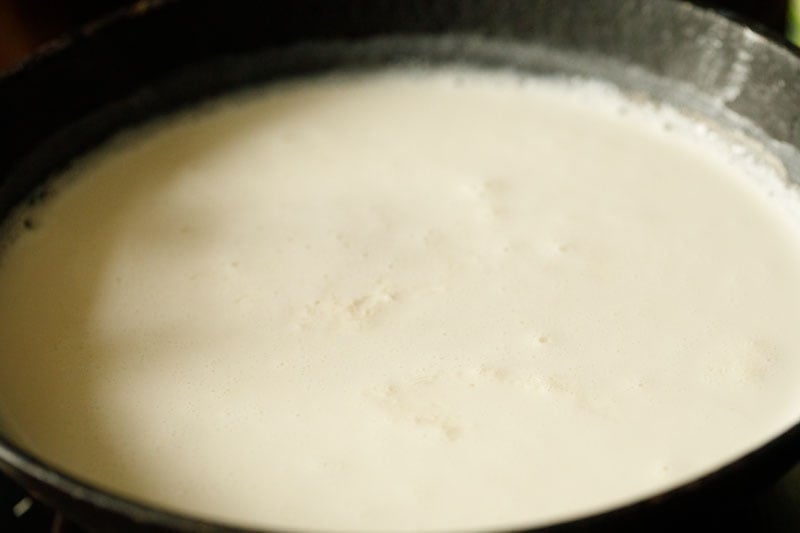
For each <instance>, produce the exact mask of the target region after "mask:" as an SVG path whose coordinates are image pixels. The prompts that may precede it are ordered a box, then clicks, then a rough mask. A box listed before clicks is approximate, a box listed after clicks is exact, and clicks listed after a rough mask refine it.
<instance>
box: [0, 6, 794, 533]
mask: <svg viewBox="0 0 800 533" xmlns="http://www.w3.org/2000/svg"><path fill="white" fill-rule="evenodd" d="M189 1H196V2H200V1H202V0H189ZM266 1H268V0H266ZM283 1H291V0H283ZM399 1H402V0H399ZM587 1H591V0H587ZM134 3H135V2H132V1H131V0H0V72H2V71H3V70H6V69H11V68H13V67H14V65H15V64H17V63H18V62H20V61H22V60H24V58H25V57H26V56H28V55H29V54H31V53H32V52H34V51H35V50H36V49H37V48H38V47H40V46H42V45H43V44H44V43H46V42H47V41H48V40H50V39H53V38H56V37H58V36H59V35H60V34H63V33H66V32H69V31H72V30H74V29H75V28H78V27H80V26H81V25H83V24H86V23H87V22H88V21H90V20H92V19H96V18H98V17H101V16H103V15H105V14H108V13H110V12H112V11H114V10H116V9H119V8H121V7H124V6H126V5H131V4H134ZM697 3H700V4H703V5H707V6H711V7H714V8H716V9H719V10H722V11H727V12H730V13H735V14H737V15H739V16H744V17H746V18H749V19H750V20H753V21H757V22H758V23H760V24H762V25H764V26H768V27H769V28H771V29H772V30H774V31H776V32H779V33H784V31H785V26H786V14H787V4H788V0H698V1H697ZM142 38H143V39H146V38H147V37H146V36H142ZM798 82H800V80H798ZM0 149H2V140H0ZM24 498H25V494H24V493H22V492H21V491H20V490H19V489H18V488H17V487H16V486H15V485H14V484H12V483H11V482H10V481H9V480H7V479H6V478H4V477H3V476H2V475H0V532H7V533H18V532H31V533H32V532H43V531H52V532H53V533H66V532H70V533H73V532H75V531H77V528H75V527H74V526H72V525H71V524H69V523H66V522H64V521H62V520H61V518H60V517H59V516H58V515H56V514H54V513H53V512H52V511H50V510H48V509H46V508H44V507H43V506H41V505H38V504H35V503H33V504H32V507H31V509H30V510H29V511H28V512H26V513H24V514H22V515H21V516H16V514H17V513H15V512H14V511H13V510H12V509H13V508H14V506H15V505H16V504H17V503H18V502H19V501H20V500H22V499H24ZM26 503H32V502H31V501H30V500H27V501H26ZM20 510H22V507H20V506H18V507H17V511H20ZM704 522H705V524H704V525H705V526H706V527H704V528H703V529H704V530H718V531H753V532H765V533H770V532H772V533H783V532H787V533H788V532H798V533H800V466H798V467H796V468H795V469H794V470H792V471H791V472H789V474H788V475H786V476H785V477H783V478H782V479H781V480H780V481H779V482H778V483H777V484H776V485H774V486H773V487H771V488H770V489H769V490H767V491H765V492H763V493H761V494H758V495H756V496H754V497H753V498H751V499H750V500H748V501H746V502H741V503H737V504H736V505H735V506H733V508H731V509H726V510H725V512H724V513H722V514H720V515H719V516H712V517H710V518H708V519H707V520H704Z"/></svg>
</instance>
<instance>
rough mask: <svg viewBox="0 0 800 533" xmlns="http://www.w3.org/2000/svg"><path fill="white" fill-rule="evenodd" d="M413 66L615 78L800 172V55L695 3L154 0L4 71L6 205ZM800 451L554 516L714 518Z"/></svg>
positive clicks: (2, 211) (27, 468) (791, 442)
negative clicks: (95, 167) (276, 97)
mask: <svg viewBox="0 0 800 533" xmlns="http://www.w3.org/2000/svg"><path fill="white" fill-rule="evenodd" d="M406 63H412V64H422V65H438V64H452V63H466V64H471V65H477V66H481V67H485V68H503V69H508V68H514V69H518V70H519V71H522V72H526V73H539V74H542V73H544V74H548V73H558V74H567V75H573V76H587V77H597V78H601V79H605V80H609V81H611V82H613V83H614V84H616V85H618V86H619V87H620V88H622V89H623V90H624V91H628V92H632V93H637V94H642V95H646V96H647V97H648V98H653V99H656V100H663V101H666V102H669V103H671V104H674V105H676V106H677V107H679V108H681V109H684V110H686V111H687V112H690V113H698V114H700V115H703V116H707V117H709V118H711V119H713V120H715V121H717V122H718V123H720V124H723V125H725V126H728V127H731V128H735V129H738V130H741V131H744V132H746V133H747V134H748V135H750V136H752V137H754V138H756V139H757V140H759V141H761V142H763V143H764V144H765V145H766V146H768V147H769V148H770V149H771V150H772V151H773V153H774V154H775V155H776V156H777V157H778V158H779V159H780V160H781V161H782V163H783V164H784V165H785V166H786V168H787V169H788V170H789V172H790V174H792V175H793V179H794V180H796V181H797V180H798V179H800V164H798V161H799V160H800V158H798V149H800V83H798V82H799V81H800V56H798V55H797V53H796V52H795V51H794V50H793V49H791V48H790V47H789V46H788V45H784V44H782V43H781V42H780V41H779V39H777V38H772V37H769V36H766V35H765V34H764V33H763V32H762V31H760V30H757V29H753V28H750V27H748V26H746V25H744V24H741V23H737V22H735V21H732V20H730V19H727V18H723V17H722V16H720V15H717V14H715V13H713V12H711V11H708V10H704V9H702V8H698V7H696V6H693V5H691V4H688V3H684V2H677V1H670V0H593V1H591V2H587V1H584V0H402V1H400V0H397V1H390V0H286V1H283V2H241V1H223V0H217V1H203V2H201V1H198V0H195V1H186V2H182V3H180V2H165V3H161V2H140V3H139V4H137V5H136V6H135V7H134V8H133V9H132V10H130V11H127V12H124V13H120V14H118V15H116V16H114V17H112V18H111V19H109V20H106V21H104V22H102V23H98V24H95V25H92V26H88V27H86V28H85V29H84V30H83V31H82V32H81V33H80V34H78V35H74V36H72V37H71V38H69V39H66V40H63V41H61V42H57V43H55V44H53V45H52V46H51V48H50V49H49V50H47V51H45V52H44V53H41V54H39V55H38V56H37V57H35V58H34V59H33V60H31V61H29V62H28V63H26V64H24V65H23V66H22V67H21V68H19V69H18V70H17V71H15V72H11V73H9V74H8V75H6V76H5V77H4V78H0V141H1V142H0V217H4V216H6V215H7V214H8V212H9V210H10V209H11V208H12V207H13V206H15V205H17V204H19V203H21V202H24V201H27V202H36V201H37V198H39V197H40V196H41V194H42V193H41V189H40V185H41V184H42V183H43V182H44V180H45V179H46V178H47V177H48V176H49V175H50V174H52V173H53V172H54V171H57V170H58V169H59V168H62V167H63V166H64V165H66V164H67V163H68V162H69V161H70V160H71V159H72V158H74V157H75V156H76V155H79V154H81V153H83V152H85V151H87V150H89V149H91V148H92V147H93V146H96V145H97V144H98V143H100V142H102V141H103V140H104V139H106V138H108V137H109V136H110V135H112V134H114V133H115V132H117V131H119V130H120V129H122V128H124V127H127V126H131V125H134V124H137V123H140V122H142V121H144V120H147V119H148V118H152V117H154V116H157V115H159V114H164V113H167V112H171V111H174V110H177V109H179V108H182V107H186V106H189V105H191V104H193V103H196V102H198V101H200V100H203V99H207V98H209V97H213V96H215V95H218V94H221V93H224V92H226V91H230V90H234V89H239V88H242V87H245V86H248V85H253V84H260V83H267V82H269V81H270V80H274V79H279V78H286V77H292V76H303V75H308V74H313V73H320V72H325V71H331V70H341V69H369V68H374V67H381V66H386V65H395V64H406ZM43 327H46V326H44V325H43ZM3 356H8V354H4V353H2V347H1V346H0V357H3ZM797 356H798V357H800V354H797ZM798 386H800V384H798ZM798 415H800V413H798ZM0 423H1V422H0ZM1 429H2V427H1V426H0V430H1ZM798 460H800V420H798V424H797V425H795V426H794V427H793V428H790V429H789V430H788V431H787V432H786V433H784V434H783V435H781V436H779V437H778V438H776V439H774V440H773V441H771V442H769V443H766V444H765V445H764V446H762V447H761V448H759V449H758V450H756V451H754V452H752V453H750V454H749V455H747V456H746V457H743V458H741V459H740V460H738V461H736V462H735V463H732V464H729V465H728V466H725V467H724V468H721V469H720V470H718V471H716V472H714V473H713V474H711V475H708V476H706V477H703V478H701V479H698V480H696V481H694V482H692V483H690V484H687V485H685V486H682V487H680V488H678V489H675V490H672V491H670V492H667V493H664V494H661V495H659V496H657V497H654V498H649V499H646V500H643V501H639V502H637V503H634V504H632V505H629V506H626V507H623V508H620V509H615V510H611V511H609V512H606V513H603V514H599V515H596V516H591V517H578V518H577V519H576V520H574V521H571V522H567V523H562V524H554V525H551V526H547V527H544V528H541V529H539V530H540V531H594V530H598V529H602V530H614V531H618V530H623V529H626V530H636V531H646V530H652V529H661V530H673V529H674V528H682V527H685V526H687V525H696V520H697V519H698V517H699V516H702V515H703V514H704V512H705V511H706V510H708V509H713V508H720V507H722V506H730V505H736V502H737V501H739V500H738V499H739V498H742V497H745V496H746V495H747V494H749V493H751V492H752V491H754V490H756V489H758V488H759V487H762V486H764V485H765V484H767V483H769V482H770V481H772V480H774V479H775V478H776V477H777V476H778V475H779V474H781V473H782V472H784V471H786V470H787V469H788V468H789V467H791V466H792V465H794V464H796V463H797V462H798ZM0 469H2V470H3V471H4V472H6V473H7V474H8V475H9V476H11V477H13V478H14V479H15V480H16V481H17V482H18V483H20V484H21V485H22V486H24V487H25V488H26V489H28V490H29V491H30V492H31V493H32V494H33V495H35V496H36V497H37V498H39V499H41V500H42V501H44V502H46V503H48V504H50V505H52V506H54V507H55V508H56V509H58V510H59V511H61V512H63V513H64V514H65V515H66V516H67V517H68V518H70V519H72V520H74V521H75V522H77V523H79V524H81V525H84V526H87V527H89V528H91V529H101V530H108V529H110V528H114V529H115V530H116V529H120V528H124V529H144V528H155V529H167V530H193V531H198V530H232V529H234V528H230V527H226V526H225V525H222V524H214V523H210V522H206V521H202V520H198V519H195V518H192V517H189V516H180V515H177V514H173V513H169V512H165V511H163V510H160V509H157V508H154V507H148V506H144V505H140V504H137V503H135V502H132V501H129V500H126V499H124V498H121V497H117V496H115V495H113V494H110V493H107V492H105V491H103V490H101V489H98V488H96V487H93V486H91V485H89V484H87V483H83V482H81V481H80V480H79V479H77V478H74V477H71V476H67V475H64V474H62V473H60V472H58V471H57V470H56V469H54V468H51V467H50V466H48V465H47V464H46V463H45V462H43V461H41V460H39V459H38V458H36V457H35V456H33V455H31V454H29V453H27V452H26V451H25V450H24V449H22V448H20V447H19V446H17V445H16V444H15V443H14V442H13V441H11V440H10V439H7V438H5V437H3V435H2V431H0Z"/></svg>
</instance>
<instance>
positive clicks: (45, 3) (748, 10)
mask: <svg viewBox="0 0 800 533" xmlns="http://www.w3.org/2000/svg"><path fill="white" fill-rule="evenodd" d="M191 1H202V0H191ZM285 1H291V0H285ZM587 1H591V0H587ZM134 3H135V2H133V1H132V0H0V71H2V70H5V69H8V68H11V67H13V65H14V64H15V63H17V62H18V61H20V60H21V59H23V58H24V57H25V56H26V55H28V54H30V53H31V52H32V51H33V50H35V49H36V48H37V47H38V46H40V45H41V44H42V43H43V42H46V41H48V40H50V39H52V38H54V37H56V36H58V35H59V34H61V33H64V32H67V31H69V30H70V29H73V28H75V27H78V26H81V25H82V24H85V23H86V22H87V21H89V20H92V19H94V18H97V17H100V16H103V15H104V14H107V13H109V12H111V11H114V10H115V9H119V8H120V7H123V6H126V5H131V4H134ZM697 3H701V4H704V5H708V6H713V7H716V8H719V9H722V10H726V11H730V12H734V13H739V14H743V15H745V16H746V17H748V18H750V19H752V20H757V21H759V22H760V23H761V24H764V25H766V26H769V27H771V28H773V29H775V30H777V31H780V32H781V33H783V31H784V28H785V25H786V11H787V3H788V0H698V2H697Z"/></svg>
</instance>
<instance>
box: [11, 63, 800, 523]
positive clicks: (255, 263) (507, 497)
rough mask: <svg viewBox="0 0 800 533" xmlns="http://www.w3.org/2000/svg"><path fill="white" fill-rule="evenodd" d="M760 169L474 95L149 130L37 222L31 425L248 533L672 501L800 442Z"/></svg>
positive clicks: (109, 485)
mask: <svg viewBox="0 0 800 533" xmlns="http://www.w3.org/2000/svg"><path fill="white" fill-rule="evenodd" d="M734 151H736V150H733V149H731V150H730V153H729V152H727V151H726V149H725V148H724V142H723V141H722V140H721V138H719V137H714V136H713V135H710V134H708V133H704V128H702V127H700V126H696V125H694V124H692V123H691V122H689V121H688V120H687V119H682V118H680V117H679V116H678V115H677V113H675V112H669V111H668V110H661V111H659V110H658V109H656V108H655V107H653V106H645V105H642V104H634V103H631V102H626V100H625V99H624V97H622V96H620V95H618V94H614V93H613V91H611V90H610V89H604V88H602V87H598V86H593V85H581V84H580V83H568V82H555V81H549V82H548V81H535V80H531V81H526V82H521V81H520V80H518V79H515V78H514V77H513V76H512V75H511V74H502V73H495V74H486V73H484V74H481V73H477V72H468V71H463V72H458V71H443V72H438V73H437V72H428V73H425V72H402V71H400V72H390V73H384V74H374V75H368V74H367V75H359V76H353V77H346V76H345V77H338V78H326V79H320V80H316V81H306V82H294V83H289V84H285V85H280V86H277V87H275V88H272V89H267V90H262V91H260V92H256V93H248V94H245V95H240V96H237V97H234V98H231V99H228V100H225V101H223V102H218V103H216V104H213V105H207V106H204V107H202V108H200V109H198V110H195V111H194V112H192V113H190V114H183V115H181V116H179V117H177V118H173V119H170V120H168V121H162V122H161V123H158V124H155V125H151V126H149V127H147V128H145V129H144V130H142V131H140V132H138V133H134V134H128V135H126V136H123V137H122V138H120V139H118V140H116V141H115V142H113V143H111V145H110V146H109V147H106V148H104V149H102V150H100V151H98V152H96V153H95V154H94V155H91V156H89V157H87V158H86V159H84V160H83V161H81V162H79V163H78V164H76V165H75V166H74V167H73V168H72V169H71V170H69V171H68V172H67V173H66V174H67V175H66V176H63V177H62V179H61V180H58V181H56V182H54V184H53V186H52V189H53V190H54V192H53V193H52V194H51V196H50V197H49V198H48V199H47V200H46V201H45V202H44V203H43V205H41V206H39V207H36V208H33V209H30V210H28V211H24V212H22V213H20V214H19V216H18V219H17V222H16V226H13V227H9V228H8V229H7V230H6V231H7V232H9V237H7V239H6V240H7V244H6V247H5V249H4V251H3V254H2V256H0V347H2V350H1V351H0V409H2V416H3V420H4V421H5V425H6V426H8V427H10V428H11V430H12V431H13V434H14V436H15V438H16V440H18V441H19V442H20V443H21V444H22V445H24V446H26V447H27V448H29V449H30V450H32V451H33V452H34V453H35V454H36V455H37V456H39V457H41V458H43V459H44V460H46V461H47V462H49V463H51V464H53V465H56V466H58V467H60V468H62V469H64V470H66V471H68V472H70V473H72V474H74V475H75V476H76V477H78V478H80V479H83V480H87V481H89V482H91V483H94V484H96V485H98V486H100V487H103V488H106V489H109V490H111V491H113V492H115V493H119V494H122V495H126V496H129V497H132V498H134V499H136V500H140V501H143V502H149V503H153V504H156V505H158V506H160V507H164V508H168V509H171V510H176V511H180V512H183V513H190V514H193V515H199V516H202V517H206V518H211V519H217V520H223V521H229V522H232V523H236V524H244V525H255V526H259V525H260V526H275V527H291V528H302V529H313V530H360V531H375V530H392V531H402V530H406V531H408V530H453V529H455V530H458V529H464V530H473V529H479V528H485V527H502V526H515V525H516V526H518V525H535V524H543V523H546V522H550V521H553V520H559V519H565V518H573V517H577V516H580V515H584V514H586V513H590V512H595V511H600V510H605V509H608V508H610V507H612V506H616V505H619V504H623V503H627V502H631V501H633V500H635V499H638V498H641V497H644V496H648V495H651V494H654V493H656V492H658V491H662V490H664V489H667V488H670V487H673V486H675V485H676V484H680V483H682V482H685V481H687V480H689V479H692V478H696V477H697V476H700V475H702V474H704V473H707V472H709V471H711V470H712V469H715V468H716V467H719V466H720V465H721V464H723V463H725V462H727V461H730V460H733V459H735V458H737V457H740V456H741V455H742V454H744V453H745V452H747V451H749V450H752V449H753V448H754V447H757V446H758V445H760V444H762V443H764V442H765V441H767V440H769V439H770V438H772V437H774V436H776V435H777V434H778V433H779V432H781V431H782V430H785V429H787V428H788V427H789V426H791V425H792V424H794V423H796V422H798V420H800V327H798V317H800V229H799V228H800V225H798V224H797V219H798V217H797V216H796V213H794V212H793V211H792V202H791V201H789V200H791V199H790V196H791V194H790V192H789V191H788V187H784V186H781V185H780V183H779V181H777V180H778V178H777V177H776V175H775V176H773V175H770V173H769V172H770V171H769V170H765V169H764V168H760V167H758V165H756V164H753V162H752V161H749V162H746V161H744V159H743V158H742V157H741V156H737V155H735V154H734V153H733V152H734ZM738 152H741V150H738ZM769 180H773V181H769ZM767 182H769V183H771V184H772V185H770V186H767V185H768V184H767ZM775 184H778V186H776V185H775ZM781 187H783V189H781ZM776 191H778V193H777V194H776ZM793 213H794V214H793ZM26 218H27V219H28V220H29V225H32V226H33V228H32V229H24V228H23V226H24V224H23V219H26Z"/></svg>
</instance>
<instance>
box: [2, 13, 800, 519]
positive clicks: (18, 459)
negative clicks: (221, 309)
mask: <svg viewBox="0 0 800 533" xmlns="http://www.w3.org/2000/svg"><path fill="white" fill-rule="evenodd" d="M662 1H665V0H662ZM177 2H178V0H139V1H138V2H136V3H135V4H133V5H132V6H130V7H126V8H123V9H120V10H118V11H115V12H113V13H111V14H109V15H107V16H104V17H102V18H100V19H98V20H96V21H94V22H90V23H89V24H86V25H84V26H83V27H81V28H80V29H78V30H77V31H74V32H71V33H68V34H66V35H64V36H62V37H58V38H56V39H54V40H52V41H50V42H48V43H46V44H44V45H43V46H41V47H39V48H38V49H37V50H36V51H35V52H34V53H33V54H32V55H30V56H29V57H28V58H26V59H25V60H23V61H22V62H21V63H18V64H17V65H15V66H12V67H11V68H10V69H7V70H5V71H3V70H0V85H2V84H3V83H6V82H7V81H8V80H10V79H12V78H15V77H16V76H18V75H22V74H23V73H25V72H27V71H30V70H34V69H36V68H38V65H39V64H40V63H43V62H47V61H50V60H57V59H58V56H59V55H60V54H61V53H62V52H63V51H64V50H67V49H69V48H70V47H71V46H72V45H73V43H75V42H76V41H80V40H83V39H86V38H90V37H91V35H92V34H93V33H94V32H95V31H97V30H99V29H102V28H105V27H107V26H109V25H113V24H115V23H116V22H118V21H120V20H123V19H135V18H138V17H141V16H146V15H147V14H149V12H151V11H153V10H156V9H158V8H159V7H161V6H163V5H165V4H172V3H177ZM671 3H674V4H677V5H679V6H680V7H681V8H683V9H688V10H691V11H695V12H703V13H705V14H706V15H707V16H711V17H712V18H713V17H717V18H719V19H727V20H729V21H732V22H733V23H734V24H736V25H737V26H739V27H743V28H746V29H749V30H750V31H752V32H754V33H755V34H756V35H758V36H759V37H760V38H762V39H764V40H765V41H767V42H768V43H769V44H770V45H772V46H773V47H775V48H777V49H780V50H781V51H783V52H788V53H789V54H791V56H792V57H793V58H794V59H796V60H797V61H798V62H800V47H797V46H795V45H794V44H793V43H791V42H790V41H789V40H788V39H787V38H786V36H785V35H783V34H781V33H779V32H777V31H775V30H773V29H771V28H767V27H765V26H763V25H761V24H759V23H757V22H755V21H752V20H750V19H748V18H746V17H744V16H741V15H738V14H736V13H732V12H730V11H720V10H719V9H714V8H712V7H711V6H710V5H709V3H708V0H692V1H688V0H678V1H674V0H673V1H671ZM676 7H678V6H676ZM799 461H800V419H798V421H797V422H796V423H795V424H794V425H792V426H790V427H789V428H788V429H786V430H785V431H783V432H782V433H780V434H779V435H778V436H776V437H773V438H772V439H770V440H768V441H766V442H764V444H761V445H760V446H758V447H756V448H755V449H752V450H750V451H748V452H747V453H745V454H744V455H742V456H740V457H738V458H737V459H734V460H733V461H730V462H727V463H724V464H723V465H722V466H720V467H718V468H715V469H714V470H712V471H711V472H708V473H706V474H703V475H701V476H699V477H697V478H694V479H692V480H690V481H688V482H685V483H682V484H680V485H678V486H675V487H673V488H671V489H667V490H664V491H661V492H658V493H656V494H653V495H651V496H647V497H644V498H640V499H638V500H634V501H632V502H629V503H626V504H622V505H620V506H616V507H611V508H608V509H607V510H604V511H599V512H591V511H590V512H588V513H586V514H583V515H577V516H576V517H574V518H567V519H565V520H562V521H556V522H550V523H543V524H541V525H535V526H533V527H526V526H525V525H524V524H520V525H518V526H511V527H506V528H498V529H493V530H492V531H496V532H498V533H499V532H500V531H505V532H523V531H524V532H531V533H560V532H565V531H587V530H594V529H595V528H609V527H610V528H615V527H616V526H618V525H620V524H628V525H631V524H630V522H629V521H630V520H636V519H637V518H639V517H647V516H652V515H654V514H655V513H657V512H658V511H660V510H663V509H664V508H666V507H669V506H671V505H674V504H677V503H683V502H687V501H690V500H691V499H693V498H695V497H697V496H700V495H704V494H707V493H708V492H709V491H711V492H713V491H714V490H715V489H719V488H722V487H725V486H726V485H728V484H731V483H735V482H736V481H737V480H740V479H742V478H744V477H749V476H752V475H753V473H754V472H757V471H758V470H759V468H760V467H764V466H765V465H771V469H770V472H769V473H768V474H767V476H766V479H765V481H771V480H773V479H774V478H777V477H778V475H779V474H780V473H783V472H785V471H787V470H788V469H789V468H791V467H793V466H794V465H795V464H797V463H798V462H799ZM0 471H5V472H6V473H7V474H9V476H10V477H11V478H12V479H15V480H17V481H20V480H25V479H28V480H35V481H37V482H39V483H41V484H43V485H45V486H48V487H51V488H54V489H56V490H57V491H59V492H61V493H63V494H65V495H67V496H68V497H69V498H70V499H72V500H75V501H79V502H81V503H85V504H88V505H90V506H92V507H95V508H97V509H98V510H101V511H108V512H111V513H114V514H118V515H120V516H121V517H124V518H127V519H129V520H131V521H132V522H133V523H134V524H136V525H139V526H145V527H147V526H150V527H157V528H162V529H168V530H176V531H219V532H230V533H281V532H288V531H294V529H286V528H280V529H278V528H254V527H247V526H236V525H233V524H230V523H226V522H224V521H216V520H212V519H204V518H199V517H195V516H193V515H191V514H186V513H181V512H177V511H171V510H167V509H164V508H160V507H158V506H157V505H155V504H147V503H141V502H139V501H137V500H135V499H133V498H128V497H126V496H122V495H118V494H115V493H113V492H111V491H109V490H106V489H103V488H101V487H99V486H97V485H95V484H93V483H91V482H88V481H83V480H81V479H79V478H77V477H73V476H72V475H70V474H67V473H65V472H63V471H62V470H59V469H58V468H56V467H54V466H51V465H50V464H49V463H48V462H47V461H44V460H42V459H39V458H37V457H36V456H35V455H33V454H31V453H30V452H27V451H26V450H25V449H24V448H23V447H21V446H18V445H17V444H15V443H14V442H12V441H11V440H9V439H8V438H6V437H5V436H4V435H2V434H0ZM23 485H27V483H23ZM43 500H44V501H45V503H47V499H46V498H43ZM56 510H57V511H59V512H61V511H62V509H60V508H58V507H57V509H56ZM65 514H66V515H67V517H69V516H70V514H69V512H68V511H67V512H65ZM634 523H635V522H634Z"/></svg>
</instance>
